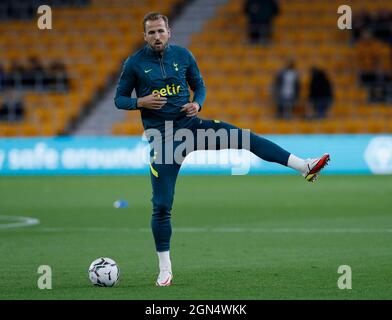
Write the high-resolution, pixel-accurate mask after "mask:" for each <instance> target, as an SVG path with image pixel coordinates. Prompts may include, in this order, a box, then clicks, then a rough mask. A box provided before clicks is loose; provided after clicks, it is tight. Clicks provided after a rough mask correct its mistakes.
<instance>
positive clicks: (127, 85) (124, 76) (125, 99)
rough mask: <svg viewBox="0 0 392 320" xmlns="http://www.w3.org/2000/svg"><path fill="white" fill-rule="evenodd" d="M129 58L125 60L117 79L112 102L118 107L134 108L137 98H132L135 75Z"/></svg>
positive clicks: (135, 107)
mask: <svg viewBox="0 0 392 320" xmlns="http://www.w3.org/2000/svg"><path fill="white" fill-rule="evenodd" d="M131 63H132V62H131V59H130V58H128V59H127V60H125V62H124V65H123V68H122V72H121V75H120V80H119V81H118V85H117V90H116V95H115V97H114V104H115V105H116V107H117V108H118V109H125V110H136V109H137V99H136V98H132V97H131V95H132V91H133V89H134V88H135V84H136V75H135V72H134V71H133V70H132V65H131Z"/></svg>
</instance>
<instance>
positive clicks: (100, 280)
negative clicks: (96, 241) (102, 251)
mask: <svg viewBox="0 0 392 320" xmlns="http://www.w3.org/2000/svg"><path fill="white" fill-rule="evenodd" d="M88 277H89V279H90V281H91V282H92V283H93V285H95V286H99V287H113V286H114V285H115V284H116V283H117V282H118V280H119V278H120V268H119V267H118V265H117V263H116V262H115V261H114V260H113V259H110V258H98V259H96V260H94V261H93V262H92V263H91V264H90V267H89V268H88Z"/></svg>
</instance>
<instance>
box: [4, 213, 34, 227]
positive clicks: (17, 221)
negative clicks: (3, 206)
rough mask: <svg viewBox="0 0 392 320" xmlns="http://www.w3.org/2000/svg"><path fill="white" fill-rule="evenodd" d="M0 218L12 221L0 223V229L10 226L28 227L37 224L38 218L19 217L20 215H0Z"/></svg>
mask: <svg viewBox="0 0 392 320" xmlns="http://www.w3.org/2000/svg"><path fill="white" fill-rule="evenodd" d="M0 220H5V221H12V223H0V230H2V229H11V228H21V227H29V226H33V225H36V224H39V220H38V219H35V218H30V217H20V216H3V215H0Z"/></svg>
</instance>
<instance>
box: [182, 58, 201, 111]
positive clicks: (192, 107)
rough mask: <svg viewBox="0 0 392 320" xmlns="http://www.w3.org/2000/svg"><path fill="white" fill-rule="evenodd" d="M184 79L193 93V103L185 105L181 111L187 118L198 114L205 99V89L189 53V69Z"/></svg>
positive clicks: (197, 68) (193, 59)
mask: <svg viewBox="0 0 392 320" xmlns="http://www.w3.org/2000/svg"><path fill="white" fill-rule="evenodd" d="M186 78H187V82H188V84H189V87H190V88H191V90H192V91H193V101H192V102H191V103H187V104H186V105H185V106H184V107H183V109H182V110H183V111H185V112H187V116H194V115H196V114H197V112H200V110H201V108H202V106H203V103H204V101H205V99H206V87H205V85H204V80H203V78H202V76H201V74H200V70H199V67H198V66H197V63H196V61H195V58H194V57H193V55H192V54H191V53H190V52H189V67H188V70H187V73H186Z"/></svg>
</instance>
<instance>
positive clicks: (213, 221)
mask: <svg viewBox="0 0 392 320" xmlns="http://www.w3.org/2000/svg"><path fill="white" fill-rule="evenodd" d="M149 179H150V178H149V177H147V176H117V177H116V176H113V177H1V178H0V257H1V262H2V263H1V265H2V277H1V282H0V299H146V300H152V299H154V300H155V299H203V300H204V299H207V300H208V299H239V300H241V299H391V298H392V177H391V176H322V177H320V179H319V181H317V182H316V183H314V184H311V183H307V182H306V181H304V180H303V179H302V178H301V177H297V176H181V175H180V176H179V178H178V182H177V187H176V195H175V203H174V207H173V212H172V225H173V228H174V232H173V237H172V251H171V256H172V263H173V273H174V285H173V286H171V287H166V288H158V287H155V285H154V282H155V279H156V276H157V257H156V253H155V250H154V244H153V238H152V234H151V232H150V230H149V226H150V215H151V202H150V198H151V186H150V180H149ZM117 199H126V200H128V201H129V204H130V205H129V207H128V208H123V209H115V208H113V206H112V204H113V202H114V201H115V200H117ZM5 216H23V217H32V218H36V219H39V221H40V223H39V224H37V225H33V226H28V227H20V228H5V226H6V224H8V223H13V221H10V220H7V218H6V217H5ZM100 256H107V257H111V258H113V259H114V260H116V261H117V263H118V264H119V266H120V269H121V280H120V282H119V284H118V285H117V286H116V287H113V288H99V287H94V286H92V285H91V283H90V282H89V280H88V277H87V268H88V266H89V264H90V263H91V262H92V261H93V260H94V259H96V258H98V257H100ZM40 265H49V266H50V267H51V268H52V289H51V290H40V289H38V287H37V280H38V278H39V277H40V274H38V273H37V270H38V267H39V266H40ZM340 265H349V266H350V267H351V270H352V289H351V290H341V289H339V288H338V286H337V282H338V278H339V277H340V276H342V275H341V274H339V273H338V267H339V266H340Z"/></svg>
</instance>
